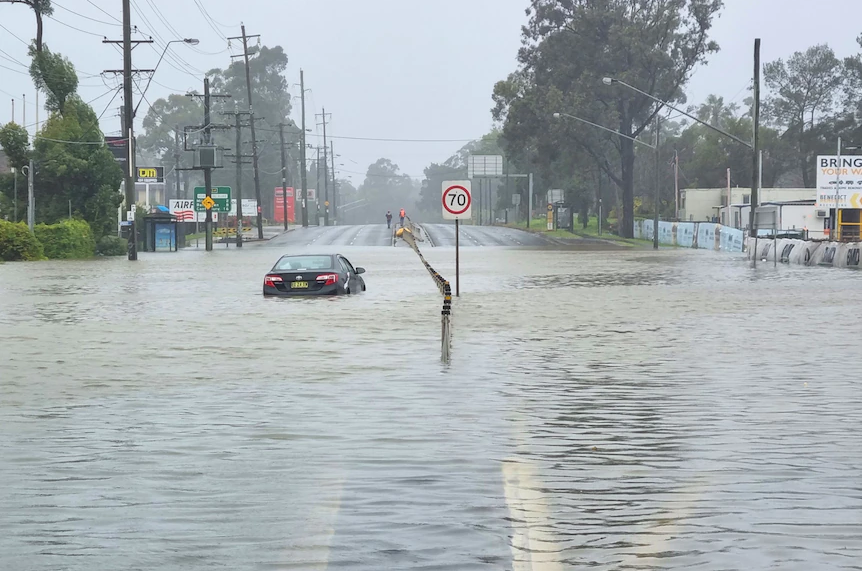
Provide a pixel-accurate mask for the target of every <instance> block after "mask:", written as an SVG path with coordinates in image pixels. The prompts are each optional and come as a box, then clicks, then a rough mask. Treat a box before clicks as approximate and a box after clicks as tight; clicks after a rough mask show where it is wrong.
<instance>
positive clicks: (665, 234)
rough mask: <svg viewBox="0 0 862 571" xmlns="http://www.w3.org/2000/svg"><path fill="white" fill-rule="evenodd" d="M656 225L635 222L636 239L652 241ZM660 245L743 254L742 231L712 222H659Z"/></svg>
mask: <svg viewBox="0 0 862 571" xmlns="http://www.w3.org/2000/svg"><path fill="white" fill-rule="evenodd" d="M654 227H655V223H654V222H653V221H652V220H635V238H640V239H642V240H652V238H653V228H654ZM658 241H659V244H665V245H668V246H680V247H683V248H700V249H702V250H716V251H721V252H742V251H743V250H742V245H743V242H744V234H743V231H742V230H738V229H736V228H729V227H727V226H722V225H721V224H715V223H712V222H659V223H658Z"/></svg>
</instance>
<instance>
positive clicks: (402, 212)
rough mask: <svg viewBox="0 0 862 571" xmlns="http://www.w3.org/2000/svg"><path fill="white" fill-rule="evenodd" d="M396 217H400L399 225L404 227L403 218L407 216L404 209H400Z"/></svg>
mask: <svg viewBox="0 0 862 571" xmlns="http://www.w3.org/2000/svg"><path fill="white" fill-rule="evenodd" d="M398 215H399V216H400V217H401V225H402V226H404V217H405V216H407V213H406V212H404V209H403V208H402V209H401V212H399V213H398Z"/></svg>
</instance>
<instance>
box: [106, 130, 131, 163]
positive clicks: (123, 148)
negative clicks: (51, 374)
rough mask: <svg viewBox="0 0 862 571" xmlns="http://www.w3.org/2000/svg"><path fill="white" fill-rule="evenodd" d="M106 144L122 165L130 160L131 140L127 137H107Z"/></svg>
mask: <svg viewBox="0 0 862 571" xmlns="http://www.w3.org/2000/svg"><path fill="white" fill-rule="evenodd" d="M105 144H107V145H108V149H110V150H111V154H112V155H114V160H116V161H117V162H118V163H120V164H121V165H125V164H126V163H127V162H128V160H129V140H128V139H126V138H125V137H105Z"/></svg>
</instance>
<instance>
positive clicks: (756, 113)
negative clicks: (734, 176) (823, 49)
mask: <svg viewBox="0 0 862 571" xmlns="http://www.w3.org/2000/svg"><path fill="white" fill-rule="evenodd" d="M753 77H754V81H753V87H754V105H753V109H752V120H753V121H752V127H753V129H752V137H751V142H750V143H749V142H747V141H743V140H742V139H740V138H739V137H736V136H734V135H731V134H730V133H728V132H727V131H722V130H721V129H719V128H718V127H713V126H712V125H710V124H709V123H706V122H705V121H701V120H700V119H698V118H697V117H695V116H694V115H692V114H690V113H686V112H685V111H683V110H681V109H677V108H676V107H674V106H673V105H671V104H670V103H668V102H667V101H663V100H661V99H659V98H657V97H655V96H654V95H652V94H650V93H647V92H646V91H642V90H640V89H638V88H637V87H634V86H632V85H629V84H628V83H626V82H624V81H620V80H619V79H615V78H613V77H605V78H603V79H602V83H604V84H605V85H613V84H615V83H618V84H620V85H622V86H624V87H626V88H628V89H631V90H632V91H634V92H635V93H639V94H641V95H643V96H645V97H649V98H650V99H652V100H653V101H656V102H658V103H660V104H661V105H664V106H666V107H668V108H669V109H673V110H674V111H676V112H678V113H681V114H683V115H685V116H686V117H688V118H689V119H692V120H693V121H696V122H698V123H700V124H701V125H703V126H705V127H708V128H710V129H712V130H713V131H715V132H716V133H719V134H721V135H722V136H724V137H728V138H729V139H732V140H734V141H736V142H737V143H740V144H742V145H745V146H746V147H748V148H749V149H751V151H752V152H751V165H752V168H751V217H750V218H749V236H755V238H756V237H757V218H756V217H755V211H756V210H757V205H758V203H759V202H760V201H759V197H758V195H759V194H760V183H759V179H758V171H759V168H760V166H759V165H760V152H759V150H760V38H755V39H754V75H753ZM756 258H757V256H754V257H752V265H756V264H757V259H756Z"/></svg>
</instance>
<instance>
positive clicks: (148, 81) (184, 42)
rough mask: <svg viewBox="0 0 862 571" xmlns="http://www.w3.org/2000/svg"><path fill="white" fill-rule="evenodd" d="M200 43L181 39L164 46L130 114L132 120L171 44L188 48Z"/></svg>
mask: <svg viewBox="0 0 862 571" xmlns="http://www.w3.org/2000/svg"><path fill="white" fill-rule="evenodd" d="M199 43H200V40H198V39H197V38H183V39H182V40H171V41H169V42H168V43H166V44H165V49H164V51H163V52H162V55H161V56H160V57H159V61H158V63H156V67H155V68H153V73H151V74H150V79H148V80H147V85H146V87H144V90H143V91H142V92H141V98H140V100H138V104H137V105H135V110H134V111H133V112H132V118H134V117H135V116H136V115H137V114H138V107H140V106H141V102H142V101H143V100H144V96H145V95H146V94H147V89H149V88H150V83H152V81H153V76H154V75H156V71H158V69H159V65H160V64H161V63H162V60H163V59H164V58H165V54H166V53H168V48H169V47H171V44H188V45H190V46H196V45H198V44H199Z"/></svg>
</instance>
